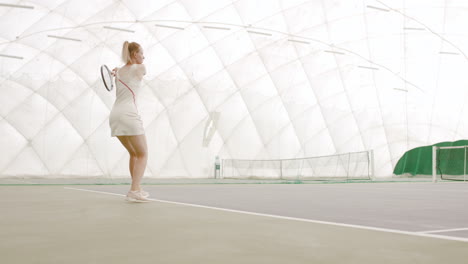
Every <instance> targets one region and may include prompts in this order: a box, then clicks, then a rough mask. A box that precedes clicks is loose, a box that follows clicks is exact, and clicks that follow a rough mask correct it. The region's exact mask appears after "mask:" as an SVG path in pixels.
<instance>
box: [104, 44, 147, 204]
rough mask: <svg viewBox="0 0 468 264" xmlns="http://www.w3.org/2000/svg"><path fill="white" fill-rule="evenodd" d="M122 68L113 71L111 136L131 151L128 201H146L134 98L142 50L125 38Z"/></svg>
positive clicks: (141, 69)
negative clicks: (114, 88) (113, 95)
mask: <svg viewBox="0 0 468 264" xmlns="http://www.w3.org/2000/svg"><path fill="white" fill-rule="evenodd" d="M122 59H123V61H124V63H125V65H124V66H122V67H121V68H115V69H113V70H112V75H114V76H115V83H116V99H115V102H114V106H113V107H112V110H111V113H110V116H109V125H110V128H111V134H112V136H113V137H117V138H118V139H119V140H120V142H121V143H122V145H123V146H124V147H125V148H126V149H127V151H128V153H129V154H130V165H129V167H130V175H131V177H132V186H131V187H130V191H129V192H128V193H127V200H128V201H132V202H145V201H148V199H147V197H148V196H149V195H148V193H147V192H145V191H143V190H142V189H141V185H140V184H141V179H142V178H143V175H144V173H145V169H146V162H147V160H148V147H147V145H146V136H145V130H144V128H143V122H142V120H141V117H140V114H139V112H138V102H137V97H138V93H139V91H140V86H141V81H142V80H143V75H145V74H146V68H145V65H143V60H144V59H145V56H143V49H142V48H141V46H140V44H138V43H136V42H131V43H129V42H128V41H125V42H124V44H123V48H122Z"/></svg>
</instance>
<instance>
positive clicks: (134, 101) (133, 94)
mask: <svg viewBox="0 0 468 264" xmlns="http://www.w3.org/2000/svg"><path fill="white" fill-rule="evenodd" d="M118 80H119V82H121V83H122V84H123V85H125V87H127V88H128V90H130V92H131V93H132V96H133V103H134V104H135V107H136V109H137V112H139V111H138V106H137V104H136V100H135V93H134V92H133V90H132V88H130V87H128V85H127V84H125V83H124V82H122V80H120V79H118Z"/></svg>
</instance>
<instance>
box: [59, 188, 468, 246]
mask: <svg viewBox="0 0 468 264" xmlns="http://www.w3.org/2000/svg"><path fill="white" fill-rule="evenodd" d="M64 188H65V189H69V190H76V191H84V192H92V193H101V194H108V195H115V196H125V195H123V194H118V193H111V192H102V191H93V190H86V189H78V188H71V187H64ZM148 200H150V201H154V202H162V203H170V204H177V205H184V206H191V207H198V208H206V209H212V210H218V211H225V212H232V213H239V214H247V215H255V216H262V217H272V218H277V219H284V220H292V221H300V222H308V223H315V224H324V225H332V226H340V227H350V228H357V229H364V230H372V231H380V232H386V233H395V234H403V235H410V236H419V237H429V238H439V239H446V240H454V241H461V242H468V238H462V237H452V236H443V235H434V234H427V233H421V232H410V231H402V230H396V229H388V228H379V227H371V226H362V225H352V224H343V223H336V222H328V221H320V220H312V219H305V218H297V217H289V216H280V215H271V214H262V213H255V212H249V211H240V210H234V209H227V208H220V207H212V206H206V205H199V204H190V203H182V202H174V201H166V200H159V199H148Z"/></svg>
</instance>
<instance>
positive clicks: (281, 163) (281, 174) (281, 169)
mask: <svg viewBox="0 0 468 264" xmlns="http://www.w3.org/2000/svg"><path fill="white" fill-rule="evenodd" d="M280 179H281V180H282V179H283V161H282V160H280Z"/></svg>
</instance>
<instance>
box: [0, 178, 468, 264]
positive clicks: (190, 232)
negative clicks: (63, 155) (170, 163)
mask: <svg viewBox="0 0 468 264" xmlns="http://www.w3.org/2000/svg"><path fill="white" fill-rule="evenodd" d="M144 187H145V190H147V191H148V192H149V193H150V194H151V197H152V201H151V202H148V203H128V202H126V201H125V200H124V196H125V194H126V191H127V189H128V186H127V185H32V184H31V185H14V184H10V185H3V186H1V187H0V189H1V192H0V195H1V196H2V197H1V202H0V203H1V207H2V208H3V212H2V216H1V218H0V219H1V220H0V226H1V227H0V235H1V236H2V240H1V241H2V242H1V245H0V249H1V251H2V252H0V253H1V255H2V256H3V259H4V260H5V261H6V263H130V262H135V263H376V262H379V263H466V259H467V257H468V250H467V249H468V212H467V211H466V202H465V201H466V200H467V199H468V190H467V188H466V187H467V184H466V183H438V184H432V183H429V182H397V183H348V184H219V182H218V184H206V183H205V184H186V183H180V184H151V185H150V184H148V185H145V186H144Z"/></svg>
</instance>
